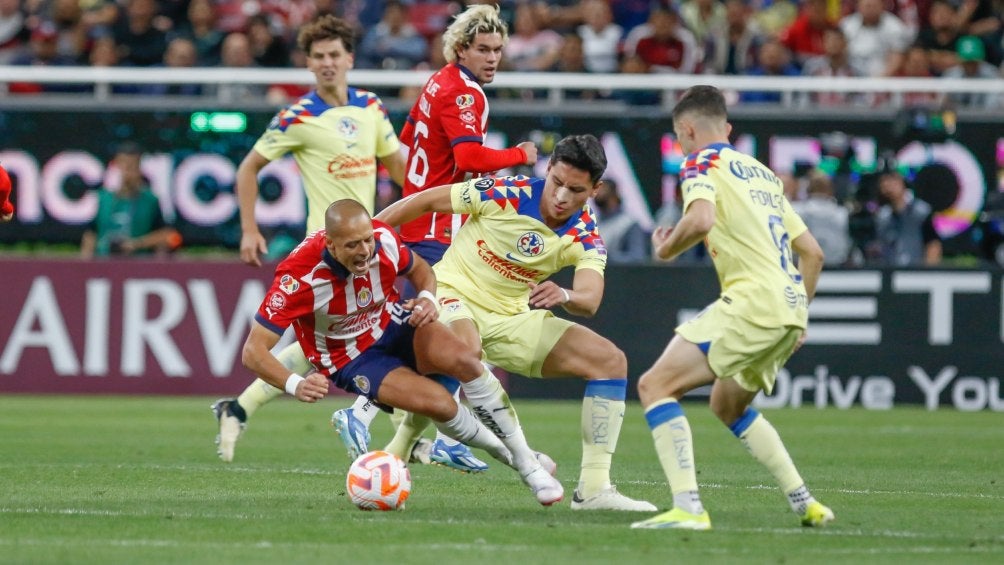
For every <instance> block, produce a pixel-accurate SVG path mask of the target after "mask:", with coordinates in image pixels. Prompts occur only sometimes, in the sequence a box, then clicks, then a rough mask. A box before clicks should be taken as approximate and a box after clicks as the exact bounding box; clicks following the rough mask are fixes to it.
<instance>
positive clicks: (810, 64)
mask: <svg viewBox="0 0 1004 565" xmlns="http://www.w3.org/2000/svg"><path fill="white" fill-rule="evenodd" d="M802 75H803V76H811V77H857V76H861V73H860V72H858V70H857V69H855V68H854V67H852V66H851V63H850V57H849V56H848V55H847V38H845V37H844V32H842V31H840V28H837V27H831V28H829V29H827V30H826V31H825V32H824V33H823V54H822V55H819V56H816V57H811V58H809V59H807V60H806V61H805V64H804V65H803V66H802ZM809 99H810V100H811V101H812V103H813V104H814V105H818V106H844V105H853V104H858V103H861V102H862V101H863V98H862V97H861V96H860V95H858V94H854V93H849V92H812V93H809Z"/></svg>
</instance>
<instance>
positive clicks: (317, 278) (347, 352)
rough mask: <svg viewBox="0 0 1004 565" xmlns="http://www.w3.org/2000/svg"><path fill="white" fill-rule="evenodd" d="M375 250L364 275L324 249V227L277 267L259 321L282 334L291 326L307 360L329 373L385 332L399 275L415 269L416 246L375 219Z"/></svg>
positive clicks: (260, 308)
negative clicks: (355, 271) (350, 268)
mask: <svg viewBox="0 0 1004 565" xmlns="http://www.w3.org/2000/svg"><path fill="white" fill-rule="evenodd" d="M373 230H374V232H373V236H374V238H375V240H376V253H375V254H374V257H373V260H372V262H371V264H370V270H369V272H367V273H366V274H365V275H362V276H356V275H353V274H351V273H350V272H349V271H348V270H347V269H346V268H345V267H344V266H342V264H341V263H338V262H337V261H336V260H335V259H334V257H332V256H331V254H330V253H329V252H328V250H327V249H326V248H325V241H324V230H317V231H315V232H314V233H312V234H310V235H308V236H307V238H306V239H304V240H303V241H302V242H301V243H300V245H298V246H297V247H296V249H294V250H293V252H292V253H290V254H289V257H287V258H286V259H284V260H283V261H282V262H281V263H279V266H278V267H276V270H275V279H274V280H273V281H272V287H271V288H269V290H268V292H267V293H266V294H265V300H264V301H262V304H261V306H260V307H259V308H258V313H257V314H256V315H255V320H257V321H258V323H260V324H262V325H263V326H265V327H266V328H268V329H269V330H271V331H273V332H275V333H277V334H282V333H283V331H285V329H286V328H287V327H289V326H290V325H292V326H293V329H294V330H295V331H296V339H297V341H298V342H299V343H300V346H301V347H302V348H303V352H304V354H305V355H306V356H307V359H308V360H309V361H310V362H311V363H312V364H313V365H314V367H316V368H317V369H318V372H320V373H322V374H324V375H326V376H330V375H331V374H332V373H334V372H335V371H337V370H338V369H340V368H341V367H344V366H345V364H346V363H348V362H349V361H351V360H352V359H355V358H356V357H358V356H359V355H361V354H362V353H363V352H364V351H366V349H367V348H369V347H370V346H371V345H373V344H374V343H376V341H377V340H379V339H380V337H381V336H383V333H384V329H385V328H386V327H387V324H389V323H390V321H391V311H392V305H393V304H394V303H395V302H396V301H397V300H398V298H399V295H398V292H397V290H396V289H395V288H394V279H395V278H397V276H398V275H403V274H404V273H406V272H408V270H409V269H411V265H412V254H411V250H410V249H408V248H407V247H405V246H404V244H402V243H401V240H400V239H399V238H398V236H397V234H396V233H395V232H394V230H393V229H392V228H391V227H390V226H388V225H387V224H384V223H383V222H379V221H377V220H374V221H373Z"/></svg>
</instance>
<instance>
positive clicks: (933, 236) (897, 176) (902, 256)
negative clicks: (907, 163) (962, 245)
mask: <svg viewBox="0 0 1004 565" xmlns="http://www.w3.org/2000/svg"><path fill="white" fill-rule="evenodd" d="M877 174H878V189H879V195H880V201H881V202H882V205H881V206H880V207H879V209H878V211H877V212H876V213H875V239H874V240H873V241H872V243H871V244H870V245H869V248H868V250H867V251H868V257H869V259H870V260H872V261H873V262H877V263H879V264H884V265H893V266H897V267H902V266H907V265H913V266H915V265H927V266H932V265H938V264H940V263H941V255H942V243H941V238H940V237H939V236H938V232H937V231H935V229H934V212H933V210H932V208H931V205H930V204H928V203H927V202H924V201H923V200H921V199H919V198H917V197H916V196H914V194H913V191H911V190H910V189H909V188H908V187H907V184H906V179H905V178H904V177H903V174H902V173H900V171H899V170H898V169H897V168H896V166H895V163H893V162H892V161H891V160H888V159H887V160H886V161H885V163H884V164H883V165H882V166H880V167H879V170H878V172H877Z"/></svg>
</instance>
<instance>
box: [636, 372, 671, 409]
mask: <svg viewBox="0 0 1004 565" xmlns="http://www.w3.org/2000/svg"><path fill="white" fill-rule="evenodd" d="M655 380H656V379H655V377H653V376H652V373H645V374H643V375H642V376H641V378H639V379H638V399H639V400H641V404H642V406H648V405H649V404H652V403H653V402H656V401H657V400H660V399H662V398H663V397H665V395H663V394H661V393H660V387H658V386H656V383H655Z"/></svg>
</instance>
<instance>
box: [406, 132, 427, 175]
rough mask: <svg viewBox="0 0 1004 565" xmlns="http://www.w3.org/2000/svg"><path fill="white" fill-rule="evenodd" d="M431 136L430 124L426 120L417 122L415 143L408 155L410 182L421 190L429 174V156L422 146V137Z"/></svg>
mask: <svg viewBox="0 0 1004 565" xmlns="http://www.w3.org/2000/svg"><path fill="white" fill-rule="evenodd" d="M423 137H424V138H426V139H428V138H429V126H428V125H427V124H426V123H425V122H415V143H414V144H413V145H412V147H411V155H409V156H408V161H409V163H408V182H410V183H411V184H413V185H415V187H416V188H418V189H419V190H421V189H423V188H425V179H426V178H428V176H429V156H428V155H426V153H425V149H423V148H422V140H421V139H420V138H423Z"/></svg>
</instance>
